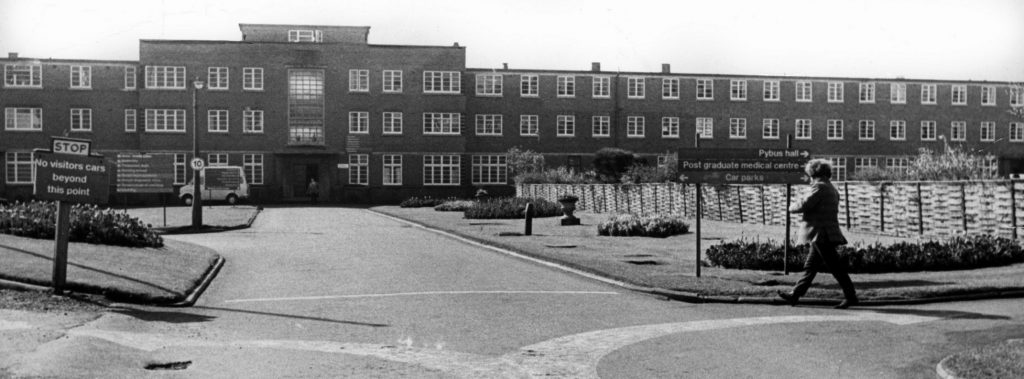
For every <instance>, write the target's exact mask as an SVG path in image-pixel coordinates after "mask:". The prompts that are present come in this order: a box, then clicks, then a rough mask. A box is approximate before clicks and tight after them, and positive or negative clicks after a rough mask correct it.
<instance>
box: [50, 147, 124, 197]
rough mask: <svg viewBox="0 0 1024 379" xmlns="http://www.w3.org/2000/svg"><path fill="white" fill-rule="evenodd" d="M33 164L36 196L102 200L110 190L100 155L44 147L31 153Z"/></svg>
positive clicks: (105, 167)
mask: <svg viewBox="0 0 1024 379" xmlns="http://www.w3.org/2000/svg"><path fill="white" fill-rule="evenodd" d="M32 154H33V155H34V156H33V162H34V163H35V168H36V181H35V188H34V191H33V193H34V194H35V196H36V198H37V199H39V200H51V201H66V202H69V203H89V204H106V203H107V199H108V196H109V194H110V183H109V177H108V175H107V166H106V163H105V162H104V159H103V157H94V156H85V155H74V154H60V153H53V152H49V151H44V150H36V151H34V152H33V153H32Z"/></svg>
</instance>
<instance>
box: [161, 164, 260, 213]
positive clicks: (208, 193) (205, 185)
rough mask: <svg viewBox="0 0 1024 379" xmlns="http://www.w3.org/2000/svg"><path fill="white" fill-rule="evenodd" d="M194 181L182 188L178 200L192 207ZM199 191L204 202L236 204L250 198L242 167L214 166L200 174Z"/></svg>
mask: <svg viewBox="0 0 1024 379" xmlns="http://www.w3.org/2000/svg"><path fill="white" fill-rule="evenodd" d="M194 188H195V185H194V184H193V182H192V181H189V182H188V184H186V185H184V186H182V187H181V190H179V191H178V198H180V199H181V200H182V201H184V202H185V205H192V191H193V189H194ZM199 190H200V191H202V198H203V201H210V200H213V201H221V200H223V201H226V202H227V203H228V204H236V203H238V200H240V199H246V198H248V197H249V183H247V182H246V181H245V173H244V172H243V171H242V167H240V166H212V167H206V168H203V170H202V171H200V172H199Z"/></svg>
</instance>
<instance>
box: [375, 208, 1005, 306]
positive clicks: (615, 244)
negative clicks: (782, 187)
mask: <svg viewBox="0 0 1024 379" xmlns="http://www.w3.org/2000/svg"><path fill="white" fill-rule="evenodd" d="M371 209H372V210H374V211H378V212H381V213H385V214H389V215H392V216H395V217H399V218H403V219H407V220H410V221H413V222H416V223H420V224H424V225H427V226H430V227H434V228H437V229H441V230H445V231H448V232H452V233H455V234H458V235H461V236H464V237H467V238H470V239H473V240H476V241H479V242H483V243H485V244H489V245H493V246H498V247H502V248H505V249H508V250H512V251H516V252H518V253H521V254H524V255H527V256H532V257H536V258H540V259H543V260H548V261H554V262H558V263H561V264H564V265H566V266H570V267H573V268H577V269H580V270H583V271H587V272H591V273H596V274H598V275H601V276H604V277H609V278H613V279H617V280H620V281H624V282H627V283H631V284H635V285H640V286H645V287H655V288H664V289H669V290H675V291H682V292H689V293H695V294H699V295H703V296H723V297H732V298H736V297H774V296H775V292H776V291H777V290H788V289H790V288H792V286H793V285H794V284H795V282H796V281H797V280H798V279H799V273H794V272H793V271H796V270H799V269H800V268H799V267H791V268H790V274H789V275H783V272H782V268H781V267H780V268H779V270H778V271H755V270H731V269H723V268H719V267H707V263H706V261H705V260H704V259H702V261H703V262H704V263H703V265H702V267H701V277H699V278H698V277H696V275H695V273H696V262H697V259H696V234H695V233H693V230H694V223H693V220H690V221H689V223H690V225H691V232H690V233H687V234H683V235H677V236H673V237H668V238H650V237H602V236H598V235H597V224H598V223H600V222H601V221H603V220H605V219H606V218H607V217H609V215H605V214H594V213H589V212H578V213H577V216H578V217H580V219H581V221H582V225H579V226H561V225H559V218H558V217H549V218H538V219H534V224H533V235H532V236H522V235H521V233H523V231H524V225H523V220H470V219H465V218H463V217H462V213H461V212H437V211H434V210H433V209H432V208H400V207H397V206H381V207H374V208H371ZM701 229H702V233H701V250H705V249H706V248H707V247H708V246H709V245H712V244H715V243H719V242H721V241H725V240H733V239H738V238H747V239H760V240H767V239H774V240H776V241H778V240H781V239H782V237H783V236H784V235H785V229H784V227H781V226H764V225H756V224H735V223H727V222H717V221H706V220H705V221H702V228H701ZM847 237H848V239H849V240H850V241H851V243H854V244H856V243H861V244H870V243H875V242H880V243H883V244H886V243H893V242H896V241H902V240H905V239H901V238H896V237H888V236H879V235H871V234H863V233H847ZM793 253H794V254H804V253H805V252H804V250H794V251H793ZM703 257H704V252H703V251H702V258H703ZM851 276H852V277H853V281H854V283H855V285H856V287H857V290H858V295H859V296H860V297H861V299H862V300H908V299H919V298H934V297H940V296H952V295H963V294H971V293H979V292H991V291H1007V290H1024V264H1017V265H1012V266H1006V267H997V268H987V269H977V270H961V271H942V272H906V273H890V274H854V275H851ZM807 297H808V298H825V299H837V300H838V299H841V298H842V292H841V290H840V288H839V286H838V284H837V283H836V282H835V280H834V279H833V278H832V276H831V275H830V274H828V273H822V274H819V275H818V277H817V279H815V283H814V286H812V287H811V291H810V292H809V293H808V295H807Z"/></svg>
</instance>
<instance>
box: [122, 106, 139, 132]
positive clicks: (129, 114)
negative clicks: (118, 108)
mask: <svg viewBox="0 0 1024 379" xmlns="http://www.w3.org/2000/svg"><path fill="white" fill-rule="evenodd" d="M137 119H138V118H137V117H136V113H135V110H134V109H125V110H124V131H125V132H128V133H135V130H136V128H137V124H138V120H137Z"/></svg>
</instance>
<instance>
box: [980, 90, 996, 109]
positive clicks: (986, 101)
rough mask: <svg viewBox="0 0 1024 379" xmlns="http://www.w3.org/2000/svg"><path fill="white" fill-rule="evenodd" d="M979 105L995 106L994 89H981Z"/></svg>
mask: <svg viewBox="0 0 1024 379" xmlns="http://www.w3.org/2000/svg"><path fill="white" fill-rule="evenodd" d="M981 105H996V87H995V86H984V87H981Z"/></svg>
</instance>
